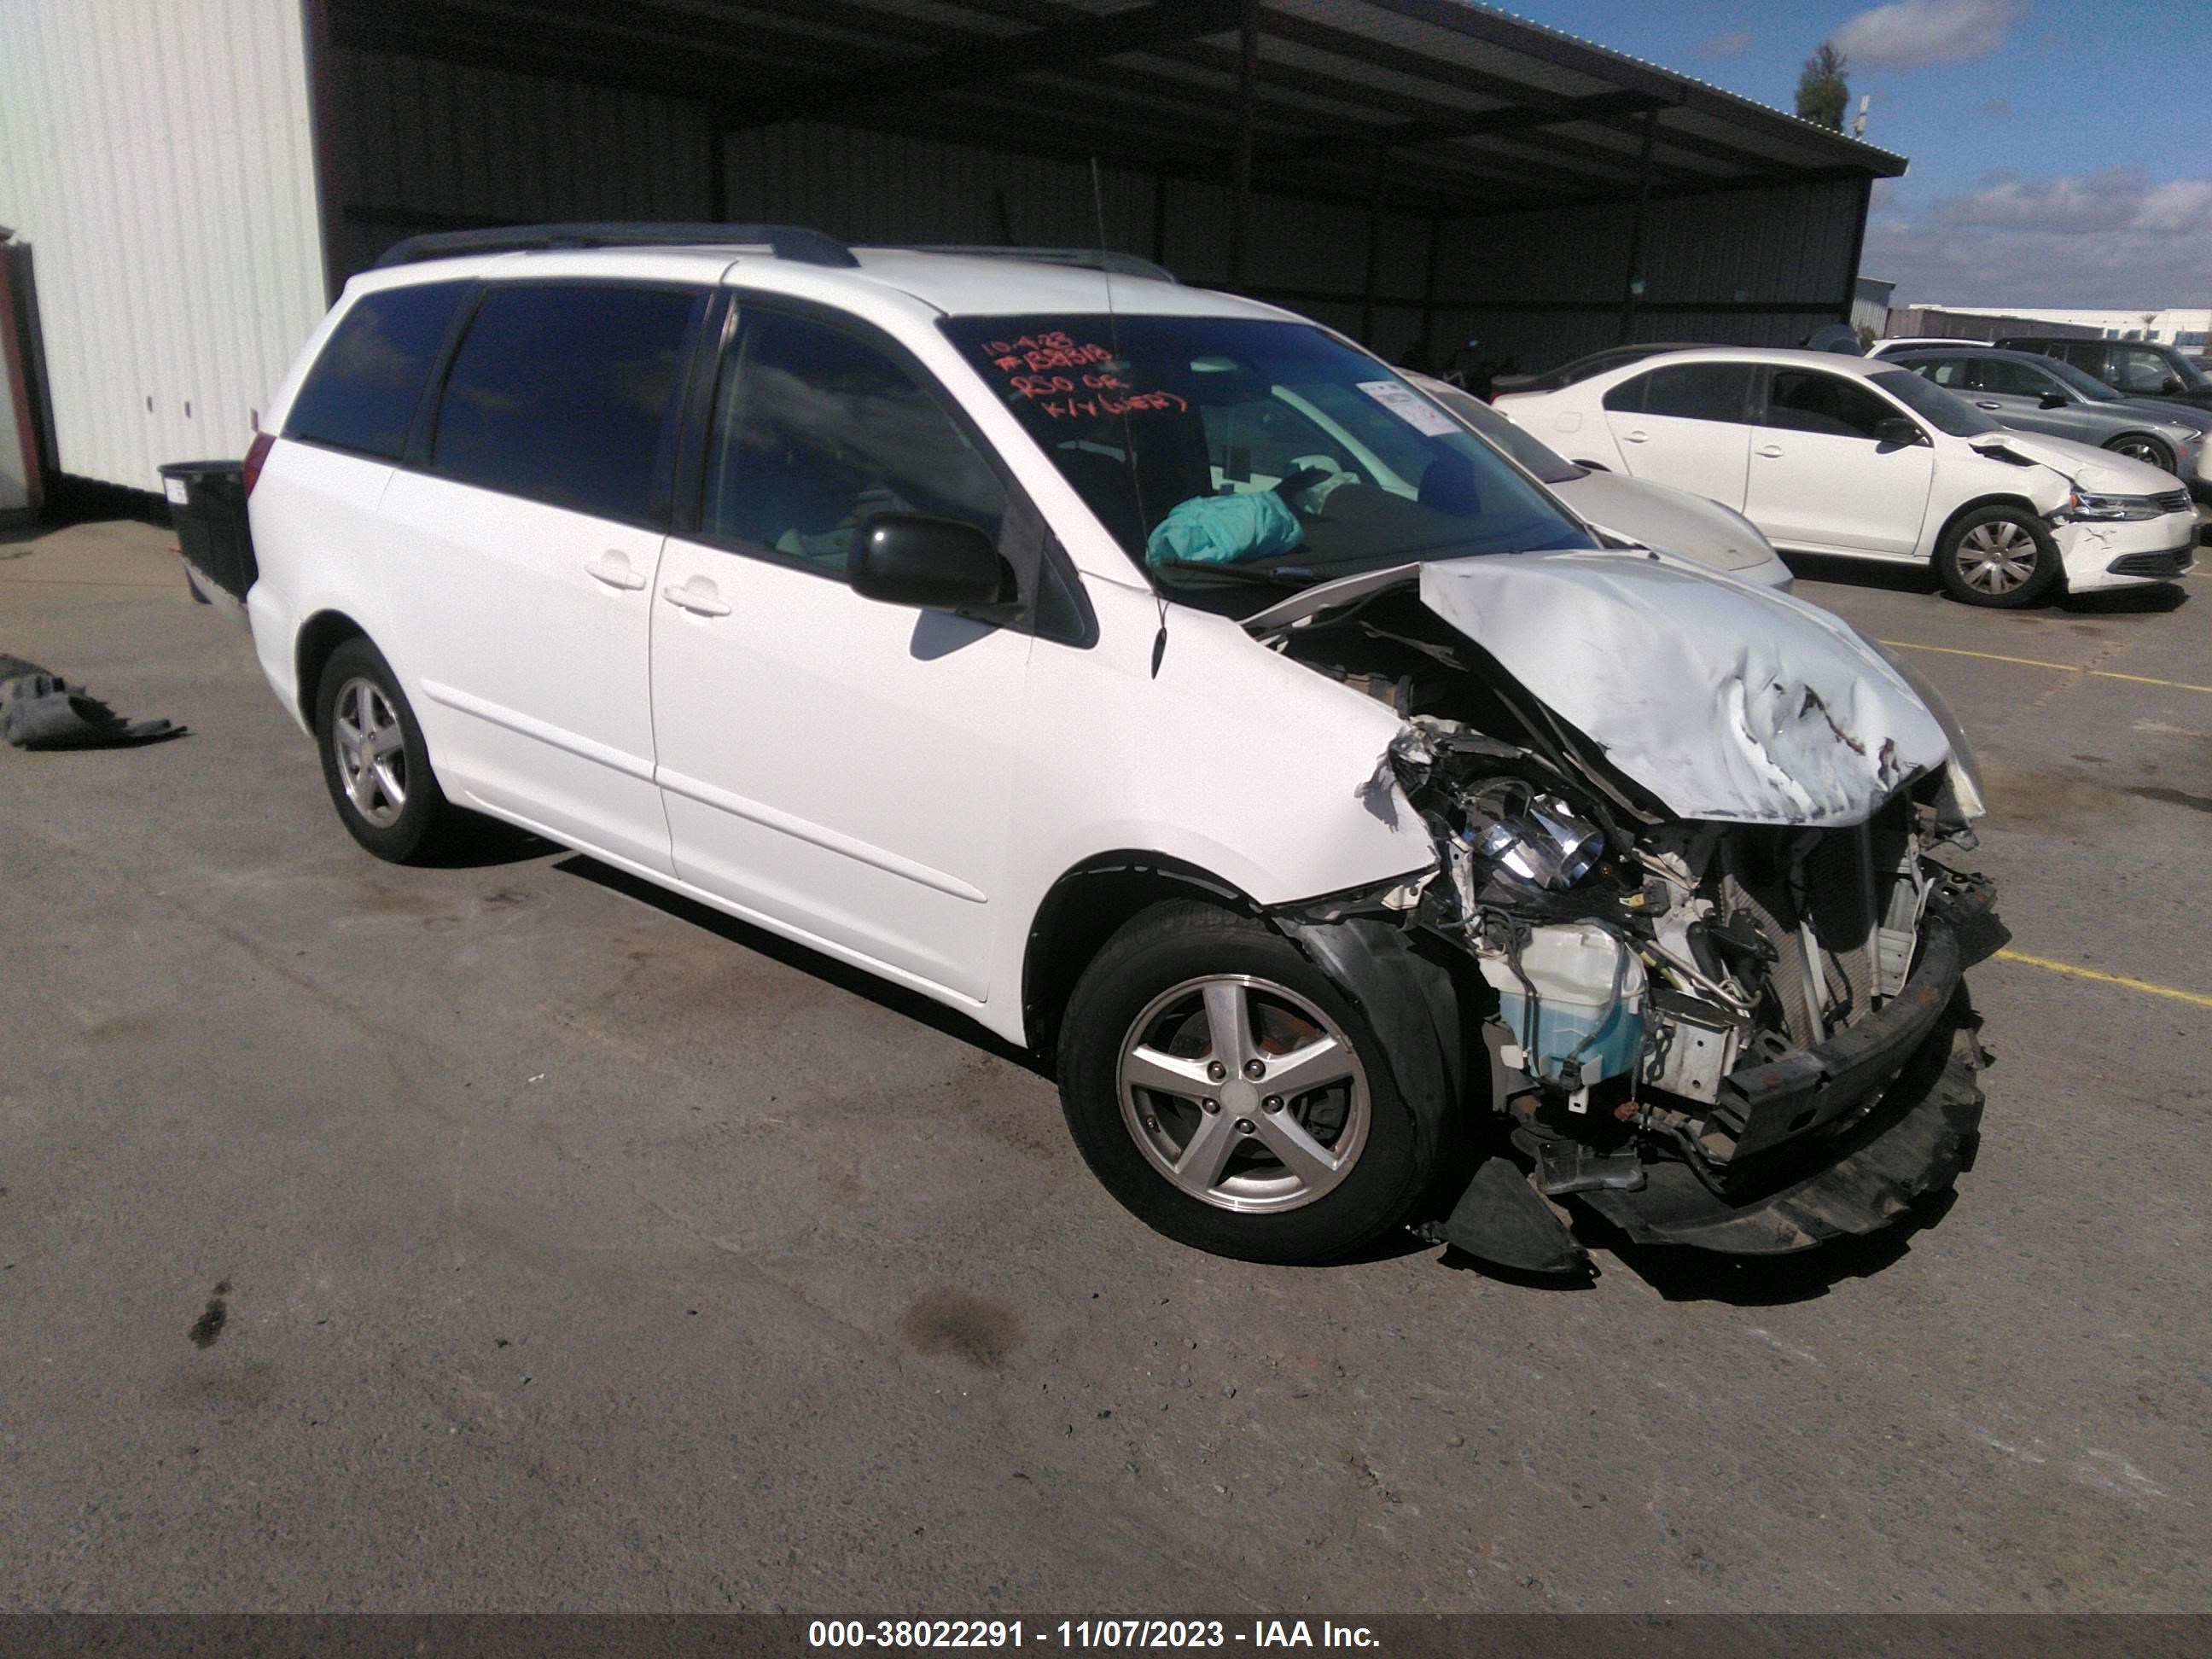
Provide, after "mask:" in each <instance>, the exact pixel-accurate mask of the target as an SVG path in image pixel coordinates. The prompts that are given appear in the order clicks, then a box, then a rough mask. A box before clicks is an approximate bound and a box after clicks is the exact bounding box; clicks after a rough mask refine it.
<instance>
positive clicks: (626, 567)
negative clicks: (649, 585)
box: [584, 548, 645, 593]
mask: <svg viewBox="0 0 2212 1659" xmlns="http://www.w3.org/2000/svg"><path fill="white" fill-rule="evenodd" d="M584 574H586V575H587V576H590V577H592V579H593V580H598V581H603V582H605V584H606V585H607V586H609V587H618V588H620V589H622V591H623V592H625V593H635V592H637V590H638V589H639V588H641V587H642V586H645V572H643V571H642V570H633V569H631V568H630V563H629V554H627V553H623V552H619V551H617V550H615V549H613V548H609V549H608V550H607V551H606V553H605V556H602V557H599V558H596V559H586V560H585V561H584Z"/></svg>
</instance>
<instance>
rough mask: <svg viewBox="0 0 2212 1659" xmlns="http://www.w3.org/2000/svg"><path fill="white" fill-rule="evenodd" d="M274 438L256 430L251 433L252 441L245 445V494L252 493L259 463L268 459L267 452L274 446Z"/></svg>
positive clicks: (259, 470) (258, 473) (259, 475)
mask: <svg viewBox="0 0 2212 1659" xmlns="http://www.w3.org/2000/svg"><path fill="white" fill-rule="evenodd" d="M274 447H276V438H275V436H274V435H272V434H270V433H267V432H257V433H255V434H254V435H253V441H252V443H251V444H248V445H247V446H246V494H247V495H252V493H253V486H254V485H255V483H258V482H259V480H260V477H261V463H262V462H264V461H265V460H267V459H269V452H270V450H271V449H272V448H274Z"/></svg>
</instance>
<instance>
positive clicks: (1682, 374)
mask: <svg viewBox="0 0 2212 1659" xmlns="http://www.w3.org/2000/svg"><path fill="white" fill-rule="evenodd" d="M1750 391H1751V369H1750V368H1749V367H1748V366H1747V365H1746V364H1743V363H1675V364H1673V365H1670V366H1669V367H1668V368H1655V369H1653V370H1652V371H1651V372H1650V374H1639V375H1638V376H1637V377H1636V378H1635V379H1634V380H1627V381H1624V382H1623V383H1622V384H1620V386H1615V387H1613V390H1612V391H1611V392H1607V393H1606V397H1605V406H1606V407H1607V409H1609V410H1613V412H1614V413H1616V414H1638V415H1666V416H1673V417H1674V419H1676V420H1678V421H1723V422H1726V421H1733V422H1736V423H1737V424H1739V425H1741V424H1742V422H1743V420H1744V400H1745V398H1747V396H1748V394H1749V393H1750ZM1616 399H1618V400H1619V401H1616Z"/></svg>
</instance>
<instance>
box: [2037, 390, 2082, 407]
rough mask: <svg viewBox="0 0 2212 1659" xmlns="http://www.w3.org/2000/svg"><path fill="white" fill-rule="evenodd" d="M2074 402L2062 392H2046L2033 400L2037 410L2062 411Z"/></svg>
mask: <svg viewBox="0 0 2212 1659" xmlns="http://www.w3.org/2000/svg"><path fill="white" fill-rule="evenodd" d="M2073 401H2074V400H2073V399H2072V398H2069V397H2068V396H2067V395H2066V394H2065V393H2064V392H2045V393H2044V394H2043V395H2042V396H2041V397H2040V398H2037V399H2036V400H2035V406H2036V407H2037V408H2038V409H2063V408H2065V407H2066V405H2067V404H2070V403H2072V402H2073Z"/></svg>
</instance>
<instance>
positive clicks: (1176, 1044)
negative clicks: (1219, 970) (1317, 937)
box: [1120, 974, 1370, 1211]
mask: <svg viewBox="0 0 2212 1659" xmlns="http://www.w3.org/2000/svg"><path fill="white" fill-rule="evenodd" d="M1120 1092H1121V1116H1122V1121H1123V1122H1124V1123H1125V1124H1126V1125H1127V1127H1128V1130H1129V1133H1130V1134H1131V1136H1132V1137H1133V1139H1135V1140H1136V1143H1137V1146H1138V1147H1139V1150H1140V1151H1142V1152H1143V1153H1144V1155H1145V1158H1146V1161H1147V1162H1148V1163H1150V1164H1152V1167H1153V1168H1154V1169H1155V1170H1158V1172H1159V1173H1160V1174H1161V1175H1163V1176H1165V1177H1166V1178H1167V1179H1168V1180H1169V1181H1170V1182H1173V1183H1174V1184H1175V1185H1176V1187H1177V1188H1180V1189H1181V1190H1182V1191H1183V1192H1185V1193H1188V1194H1190V1196H1192V1197H1193V1198H1195V1199H1199V1200H1201V1201H1203V1202H1205V1203H1207V1204H1211V1205H1213V1206H1216V1207H1217V1208H1220V1209H1225V1210H1238V1211H1271V1210H1294V1209H1297V1208H1298V1207H1300V1206H1304V1205H1307V1204H1310V1203H1312V1202H1313V1201H1314V1200H1316V1199H1318V1198H1320V1197H1322V1195H1324V1194H1327V1193H1328V1192H1329V1191H1331V1190H1332V1189H1333V1188H1335V1187H1336V1186H1337V1185H1338V1184H1339V1183H1340V1182H1342V1181H1343V1180H1344V1178H1345V1176H1347V1175H1349V1174H1350V1173H1351V1171H1352V1165H1353V1164H1355V1163H1357V1162H1358V1158H1359V1153H1360V1150H1361V1149H1362V1147H1364V1146H1365V1145H1366V1140H1367V1127H1368V1122H1369V1118H1370V1105H1369V1099H1368V1091H1367V1074H1366V1072H1365V1071H1364V1069H1363V1068H1362V1066H1360V1063H1359V1060H1358V1056H1357V1055H1356V1054H1354V1053H1353V1052H1352V1043H1351V1042H1350V1040H1349V1039H1348V1038H1347V1037H1346V1036H1345V1035H1344V1033H1343V1032H1342V1031H1340V1030H1338V1029H1337V1027H1336V1026H1335V1024H1334V1023H1333V1022H1331V1021H1330V1019H1329V1018H1328V1016H1327V1015H1325V1014H1323V1013H1322V1012H1321V1010H1320V1009H1318V1008H1316V1007H1315V1006H1314V1005H1313V1004H1312V1003H1310V1002H1309V1001H1307V1000H1305V999H1304V997H1302V996H1300V995H1298V994H1297V992H1295V991H1292V990H1290V989H1289V988H1287V987H1285V986H1281V985H1278V984H1276V983H1274V982H1273V981H1269V980H1264V979H1255V978H1254V977H1252V976H1251V975H1244V974H1216V975H1207V976H1206V977H1205V978H1202V979H1193V980H1186V981H1183V982H1182V984H1180V985H1176V986H1174V987H1170V988H1169V989H1168V990H1166V991H1164V992H1162V993H1161V994H1159V995H1158V996H1157V997H1155V998H1154V999H1153V1000H1152V1001H1151V1002H1150V1003H1149V1004H1147V1005H1146V1008H1145V1010H1144V1012H1142V1013H1140V1014H1139V1015H1138V1016H1137V1018H1136V1020H1135V1021H1134V1022H1133V1024H1131V1025H1130V1027H1129V1031H1128V1035H1127V1036H1126V1037H1124V1038H1123V1039H1122V1042H1121V1079H1120Z"/></svg>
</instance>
